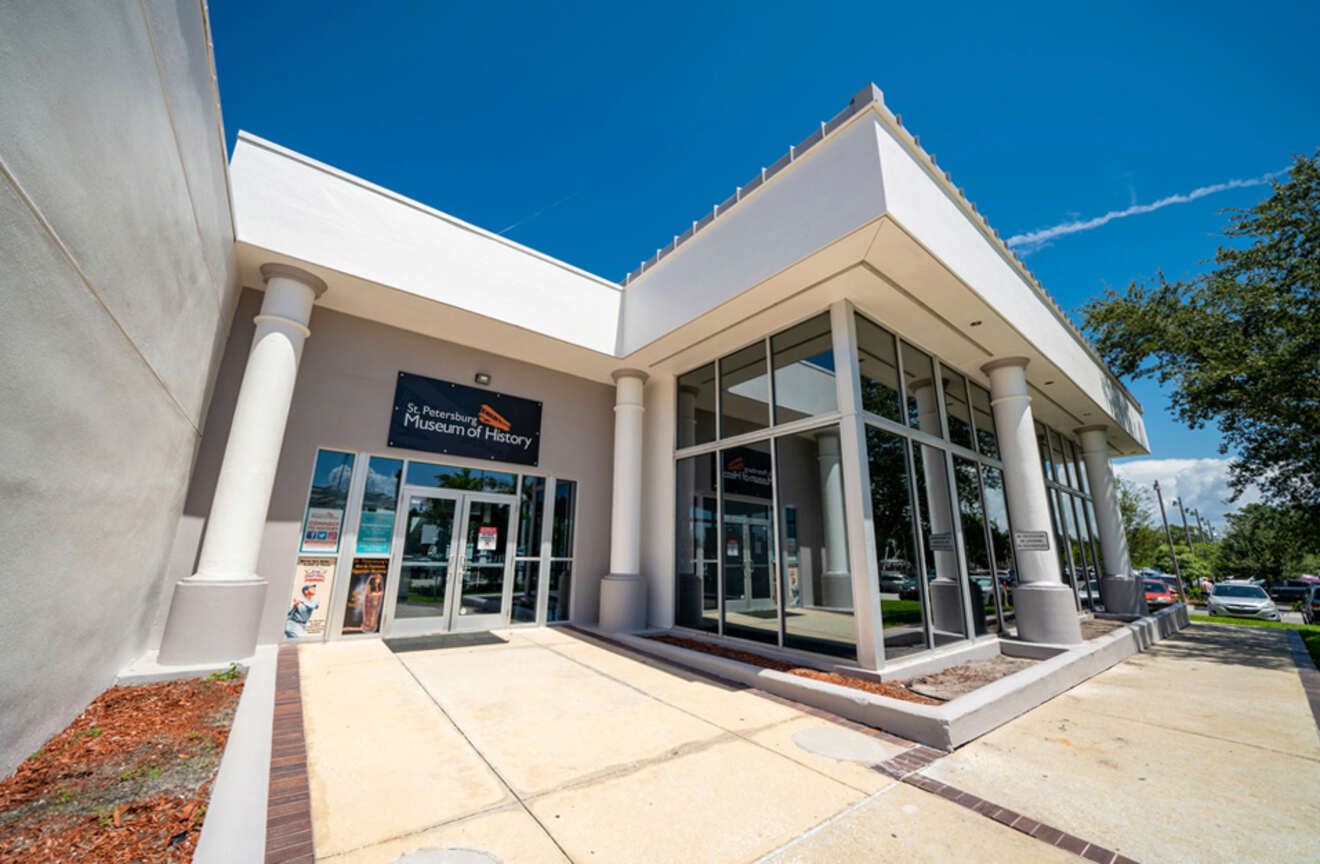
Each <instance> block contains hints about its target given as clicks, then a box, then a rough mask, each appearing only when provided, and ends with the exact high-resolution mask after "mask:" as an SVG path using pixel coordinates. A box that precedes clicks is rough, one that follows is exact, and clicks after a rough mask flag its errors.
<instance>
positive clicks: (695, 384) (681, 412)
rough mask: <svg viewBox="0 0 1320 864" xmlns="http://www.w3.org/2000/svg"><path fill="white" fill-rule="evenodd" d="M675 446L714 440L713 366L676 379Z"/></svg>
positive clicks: (710, 365) (708, 364) (687, 445)
mask: <svg viewBox="0 0 1320 864" xmlns="http://www.w3.org/2000/svg"><path fill="white" fill-rule="evenodd" d="M677 440H678V446H679V447H691V446H692V445H694V444H705V443H706V442H708V441H714V440H715V364H714V363H707V364H706V365H705V366H702V367H701V368H700V369H694V370H692V371H691V372H689V373H687V374H686V375H680V376H678V438H677Z"/></svg>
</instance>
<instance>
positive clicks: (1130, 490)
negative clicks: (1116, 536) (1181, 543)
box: [1114, 477, 1172, 572]
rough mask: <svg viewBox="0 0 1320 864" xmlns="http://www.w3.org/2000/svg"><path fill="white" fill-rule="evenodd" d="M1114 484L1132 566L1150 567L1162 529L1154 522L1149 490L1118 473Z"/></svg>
mask: <svg viewBox="0 0 1320 864" xmlns="http://www.w3.org/2000/svg"><path fill="white" fill-rule="evenodd" d="M1114 485H1115V486H1116V487H1117V491H1118V512H1119V514H1120V515H1122V517H1123V531H1124V533H1126V534H1127V542H1128V557H1130V558H1131V559H1132V566H1133V567H1153V566H1155V553H1156V550H1157V549H1158V548H1159V546H1160V544H1161V543H1163V542H1164V529H1163V528H1162V527H1156V525H1155V511H1154V510H1153V509H1152V507H1153V505H1152V503H1151V500H1150V493H1149V492H1148V491H1146V489H1145V488H1144V487H1141V486H1138V485H1136V484H1135V483H1132V482H1130V481H1128V480H1124V479H1123V478H1121V477H1115V478H1114ZM1170 572H1172V571H1170Z"/></svg>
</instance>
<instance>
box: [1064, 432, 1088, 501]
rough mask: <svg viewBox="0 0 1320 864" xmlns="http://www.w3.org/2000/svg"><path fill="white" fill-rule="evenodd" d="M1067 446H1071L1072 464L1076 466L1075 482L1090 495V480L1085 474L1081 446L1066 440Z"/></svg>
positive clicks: (1084, 462) (1084, 461)
mask: <svg viewBox="0 0 1320 864" xmlns="http://www.w3.org/2000/svg"><path fill="white" fill-rule="evenodd" d="M1068 446H1069V447H1070V448H1071V452H1072V459H1073V464H1074V465H1076V466H1077V482H1078V483H1080V484H1081V490H1082V491H1083V492H1084V493H1086V494H1087V495H1090V494H1091V481H1090V478H1088V477H1087V476H1086V460H1085V459H1084V458H1082V448H1081V447H1079V446H1077V445H1076V444H1074V443H1072V442H1071V441H1069V442H1068Z"/></svg>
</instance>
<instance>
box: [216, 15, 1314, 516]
mask: <svg viewBox="0 0 1320 864" xmlns="http://www.w3.org/2000/svg"><path fill="white" fill-rule="evenodd" d="M917 6H918V4H888V3H874V2H871V3H857V4H830V3H774V2H757V3H719V4H710V3H692V4H679V3H666V4H656V5H644V4H626V3H599V4H593V3H578V4H564V5H559V4H553V3H544V2H541V3H528V4H477V3H467V4H439V3H417V4H406V3H398V4H394V5H390V6H385V5H379V4H377V5H375V6H368V5H366V4H363V5H360V6H359V5H355V4H352V3H347V2H341V3H336V4H316V5H313V4H305V5H302V6H300V5H299V4H295V3H269V2H247V0H226V2H221V3H213V4H212V5H211V23H212V30H213V39H214V42H215V50H216V65H217V68H218V74H219V79H220V94H221V102H222V107H223V113H224V118H225V125H226V127H227V132H228V137H229V144H230V146H231V147H232V146H233V141H234V136H235V134H236V132H237V130H238V129H240V128H242V129H246V130H248V131H250V132H253V133H255V134H258V135H261V136H263V137H266V138H269V139H271V140H274V141H276V142H278V143H280V144H283V145H285V146H287V147H290V148H292V149H294V150H297V151H300V152H302V153H306V154H307V155H309V156H312V157H314V158H317V159H320V160H322V161H325V162H329V163H330V164H332V165H335V166H337V167H339V168H342V169H343V170H345V171H349V172H350V173H353V174H357V175H359V176H362V177H364V178H366V179H368V180H371V181H373V182H375V183H379V184H381V185H383V186H386V187H388V188H391V189H394V190H396V191H398V192H400V193H402V194H404V195H407V196H409V197H412V198H415V199H417V200H420V201H422V202H424V203H426V204H429V205H431V206H434V207H436V208H438V209H441V210H444V211H446V212H449V213H452V214H454V215H456V216H458V217H460V218H463V219H466V220H468V221H470V222H473V223H475V224H478V225H481V226H483V227H485V228H488V229H491V230H494V231H500V230H503V229H506V228H507V229H508V230H507V231H506V234H507V236H509V237H511V238H513V239H515V240H517V241H519V242H521V243H525V244H527V245H529V246H532V247H534V248H536V249H540V250H542V251H545V252H547V253H549V254H552V255H555V256H556V257H559V258H562V259H564V260H566V261H568V262H570V263H573V264H576V265H578V266H580V267H582V268H584V269H586V270H589V271H591V272H594V273H598V274H600V275H602V276H605V277H607V278H611V279H617V278H621V277H622V276H623V275H624V274H625V273H627V272H628V271H630V270H631V269H633V268H634V267H636V266H637V264H638V263H639V262H640V261H642V260H643V259H645V258H647V257H649V256H650V255H651V254H652V253H654V252H655V250H656V248H657V247H659V246H661V245H663V244H664V243H666V242H667V241H668V240H669V239H670V238H672V237H673V235H674V234H675V233H677V232H678V231H680V230H681V229H682V228H683V227H684V226H686V225H688V224H690V223H691V221H692V220H693V219H695V218H698V217H699V216H700V215H701V214H703V213H705V212H707V211H708V210H709V209H710V207H711V206H712V205H714V204H715V203H716V202H718V201H721V200H723V199H724V198H725V197H726V196H727V195H729V194H730V193H731V192H732V191H733V189H734V187H735V186H736V185H739V184H741V183H743V182H745V181H746V180H747V179H748V178H750V177H751V176H752V175H753V174H754V173H756V172H757V171H759V169H760V167H761V166H762V165H765V164H769V163H770V162H771V161H773V160H774V159H776V158H778V157H779V156H780V155H781V154H782V153H784V152H785V151H786V150H787V149H788V146H789V144H792V143H796V142H798V141H800V140H801V139H802V138H803V137H805V136H806V134H807V133H808V132H809V131H810V130H811V129H812V128H814V127H815V125H816V124H817V123H819V122H820V121H821V120H824V119H828V118H829V117H830V116H832V115H833V114H834V113H835V112H837V111H838V110H839V109H840V108H842V107H843V106H844V105H845V104H846V103H847V101H848V99H849V97H850V96H851V95H852V94H853V93H854V92H856V91H857V90H858V89H860V88H861V87H862V86H863V85H865V84H866V83H867V82H869V81H874V82H875V83H876V84H877V85H879V87H880V88H881V90H883V91H884V93H885V100H886V103H887V104H889V105H890V107H891V108H893V109H894V110H895V111H898V112H901V113H902V115H903V122H904V125H906V126H907V127H908V128H909V129H911V130H912V131H914V132H915V133H917V134H918V135H920V136H921V141H922V144H923V145H924V146H925V147H926V148H927V149H928V150H930V151H931V152H934V153H935V154H936V155H937V156H938V158H939V161H940V165H941V166H942V167H945V168H947V169H948V170H949V171H951V172H952V175H953V179H954V181H955V182H956V183H957V184H958V185H959V186H962V187H964V188H965V189H966V190H967V194H968V196H969V197H970V198H971V199H972V200H974V201H975V202H976V203H977V205H978V207H979V208H980V210H981V211H982V212H983V213H985V214H986V215H987V217H988V218H989V219H990V221H991V224H993V225H994V226H995V227H996V228H997V229H998V230H999V232H1000V234H1001V235H1003V236H1005V237H1008V236H1011V235H1015V234H1023V233H1027V232H1031V231H1035V230H1039V229H1044V228H1048V227H1050V226H1054V225H1058V224H1060V223H1064V222H1068V221H1071V220H1074V219H1083V220H1085V219H1090V218H1092V217H1098V216H1102V215H1103V214H1105V213H1107V212H1109V211H1113V210H1122V209H1124V208H1127V207H1129V206H1130V205H1132V204H1148V203H1151V202H1153V201H1156V200H1159V199H1162V198H1165V197H1167V196H1171V195H1177V194H1186V193H1189V192H1191V191H1192V190H1194V189H1198V188H1201V187H1206V186H1212V185H1215V184H1221V183H1225V182H1227V181H1230V180H1235V179H1236V180H1242V179H1250V178H1256V177H1260V176H1261V175H1264V174H1267V173H1269V172H1273V171H1277V170H1279V169H1281V168H1284V167H1286V166H1287V165H1288V164H1289V161H1290V154H1293V153H1300V152H1305V153H1310V152H1312V151H1314V150H1315V148H1316V147H1317V146H1318V145H1320V87H1317V86H1316V82H1317V81H1320V52H1317V51H1315V50H1314V38H1315V34H1316V33H1317V32H1320V4H1316V3H1302V2H1296V3H1277V2H1269V0H1266V2H1256V3H1252V4H1249V5H1245V6H1244V5H1242V4H1240V3H1233V4H1229V3H1214V2H1210V3H1205V2H1202V3H1190V2H1189V3H1161V4H1151V3H1124V2H1109V3H1104V4H1100V3H1095V4H1060V3H1057V2H1055V3H1040V4H1018V5H1016V6H1005V5H1002V4H984V3H974V4H973V3H968V4H962V5H959V4H954V3H945V4H925V6H924V8H917ZM1265 191H1266V187H1262V186H1257V187H1250V188H1241V189H1235V190H1228V191H1222V192H1217V193H1214V194H1210V195H1207V196H1205V197H1203V198H1200V199H1198V200H1196V201H1193V202H1190V203H1180V204H1172V205H1170V206H1167V207H1164V208H1162V209H1159V210H1156V211H1153V212H1150V213H1145V214H1140V215H1133V216H1130V217H1127V218H1121V219H1116V220H1113V221H1110V222H1108V223H1107V224H1105V225H1103V226H1100V227H1096V228H1094V229H1091V230H1088V231H1083V232H1078V233H1073V234H1068V235H1065V236H1060V237H1056V238H1055V239H1053V240H1052V241H1050V242H1049V243H1048V244H1047V245H1045V246H1043V247H1042V248H1038V249H1035V251H1033V252H1031V254H1030V256H1029V257H1028V258H1027V261H1028V265H1029V266H1030V267H1031V268H1032V269H1034V270H1035V271H1036V274H1037V275H1038V276H1039V277H1040V278H1041V280H1042V282H1043V283H1044V285H1045V287H1046V289H1047V290H1048V291H1050V293H1052V294H1053V295H1054V296H1055V297H1056V298H1057V299H1058V300H1059V301H1060V302H1061V303H1062V304H1063V305H1064V307H1065V308H1069V309H1072V308H1076V307H1078V306H1080V305H1081V304H1082V303H1084V302H1085V301H1086V300H1087V299H1088V298H1089V297H1092V296H1094V295H1095V294H1097V293H1099V292H1100V291H1101V290H1103V288H1104V287H1105V286H1107V285H1110V286H1114V287H1123V286H1126V285H1127V284H1128V282H1130V281H1131V280H1133V279H1140V278H1143V277H1146V276H1149V275H1151V274H1153V273H1154V272H1155V271H1156V270H1158V269H1161V268H1162V269H1163V270H1164V271H1165V273H1167V274H1169V275H1170V276H1175V277H1176V276H1181V275H1186V274H1189V273H1193V272H1195V271H1196V270H1197V269H1198V267H1199V266H1200V264H1201V262H1202V261H1204V260H1205V259H1206V258H1208V257H1210V256H1211V255H1212V254H1213V252H1214V249H1215V246H1216V245H1217V244H1218V242H1219V238H1217V237H1216V236H1215V235H1216V234H1217V232H1218V231H1219V229H1220V227H1221V226H1222V225H1223V222H1224V217H1223V216H1221V215H1219V214H1217V212H1216V211H1218V210H1220V209H1222V208H1225V207H1242V206H1247V205H1250V204H1251V203H1254V202H1255V201H1256V200H1258V199H1259V198H1260V197H1261V196H1262V195H1263V194H1264V193H1265ZM510 226H511V227H510ZM1129 384H1130V386H1131V388H1132V390H1133V391H1134V393H1135V394H1136V395H1137V397H1138V398H1139V399H1140V400H1141V401H1142V402H1143V404H1144V406H1145V408H1146V421H1147V429H1148V431H1149V433H1150V439H1151V446H1152V451H1153V454H1154V456H1153V458H1154V459H1164V460H1185V461H1187V462H1188V463H1192V464H1191V467H1189V466H1188V465H1184V464H1181V463H1178V464H1175V463H1173V462H1170V463H1169V465H1168V466H1167V467H1168V471H1167V472H1166V473H1169V474H1171V475H1179V474H1180V472H1183V471H1184V470H1187V471H1193V472H1195V473H1197V475H1198V477H1200V479H1201V480H1205V477H1201V476H1200V475H1206V474H1207V472H1209V473H1213V472H1215V471H1219V472H1220V473H1221V474H1222V468H1223V463H1222V460H1220V459H1218V453H1217V452H1216V445H1217V442H1218V438H1217V435H1216V433H1215V430H1213V429H1207V430H1200V431H1189V430H1187V429H1185V428H1183V427H1181V426H1179V425H1178V424H1177V423H1176V422H1175V421H1173V420H1172V418H1170V417H1168V415H1167V411H1166V403H1165V400H1164V398H1163V397H1162V395H1161V394H1160V393H1159V392H1158V391H1157V390H1156V388H1154V387H1153V386H1152V385H1151V384H1149V383H1148V382H1140V381H1138V382H1129ZM1216 466H1217V467H1216ZM1146 468H1147V469H1148V471H1149V470H1154V472H1155V473H1156V474H1160V470H1161V466H1158V465H1152V466H1146ZM1160 476H1163V475H1162V474H1160ZM1173 479H1174V481H1175V485H1176V483H1177V480H1178V477H1177V476H1175V477H1174V478H1173ZM1201 485H1203V486H1204V485H1206V484H1205V483H1201ZM1184 486H1186V487H1187V490H1190V489H1191V486H1190V485H1188V484H1187V483H1186V482H1185V483H1184ZM1198 488H1199V487H1198ZM1206 488H1213V484H1210V485H1209V486H1207V487H1206ZM1193 494H1194V493H1193V492H1191V491H1187V495H1188V496H1189V500H1191V496H1192V495H1193ZM1205 494H1206V495H1207V496H1210V497H1211V498H1213V497H1214V495H1217V494H1219V493H1213V492H1207V493H1205ZM1207 507H1210V508H1213V509H1214V510H1216V511H1218V512H1222V510H1223V509H1224V508H1223V507H1222V506H1214V502H1209V504H1208V505H1207V506H1203V507H1202V510H1203V511H1207ZM1207 512H1208V511H1207Z"/></svg>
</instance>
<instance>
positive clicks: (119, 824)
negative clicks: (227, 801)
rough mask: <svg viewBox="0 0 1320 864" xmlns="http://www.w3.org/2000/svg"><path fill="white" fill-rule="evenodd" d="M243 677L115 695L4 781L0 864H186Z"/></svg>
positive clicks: (122, 690) (233, 673)
mask: <svg viewBox="0 0 1320 864" xmlns="http://www.w3.org/2000/svg"><path fill="white" fill-rule="evenodd" d="M242 689H243V680H242V673H240V672H239V671H238V670H237V669H236V668H234V667H231V668H230V670H229V671H228V672H223V673H216V674H213V675H211V676H210V677H209V678H205V679H200V678H195V679H191V680H187V681H170V682H165V683H160V684H145V685H141V686H137V687H114V688H111V689H110V690H107V691H105V692H104V693H102V694H101V695H100V696H98V697H97V698H96V700H95V701H94V702H92V704H91V705H89V706H87V709H86V710H84V711H83V713H82V714H80V715H79V716H78V718H77V719H76V720H74V721H73V723H71V724H70V725H69V726H68V728H66V729H65V730H64V731H63V732H60V733H59V734H58V735H55V736H54V737H53V738H51V739H50V740H49V741H47V742H46V744H45V745H44V746H43V747H42V748H41V749H40V750H38V751H37V752H36V753H34V754H32V756H30V757H29V758H28V759H27V761H25V762H24V763H23V764H22V765H20V766H19V767H18V770H17V771H15V772H14V775H13V776H12V777H9V778H8V779H6V780H4V781H3V782H0V862H11V861H13V862H18V861H23V862H29V861H31V862H41V861H48V862H56V861H59V862H64V861H86V862H95V864H120V862H125V864H127V862H146V861H152V862H156V861H167V862H186V861H189V860H191V859H192V854H193V849H194V848H195V847H196V845H197V838H198V835H199V834H200V833H201V826H202V819H203V817H204V816H205V813H206V803H207V800H208V799H209V798H210V794H211V783H212V781H213V780H214V779H215V774H216V771H217V770H218V769H219V767H220V757H221V755H222V754H223V753H224V749H225V742H226V740H227V739H228V737H229V726H230V724H231V723H232V722H233V718H234V710H235V707H236V706H237V704H238V697H239V694H240V693H241V692H242Z"/></svg>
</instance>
